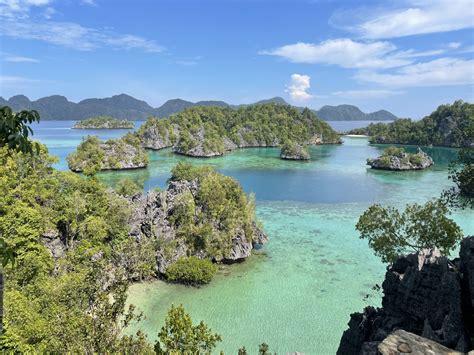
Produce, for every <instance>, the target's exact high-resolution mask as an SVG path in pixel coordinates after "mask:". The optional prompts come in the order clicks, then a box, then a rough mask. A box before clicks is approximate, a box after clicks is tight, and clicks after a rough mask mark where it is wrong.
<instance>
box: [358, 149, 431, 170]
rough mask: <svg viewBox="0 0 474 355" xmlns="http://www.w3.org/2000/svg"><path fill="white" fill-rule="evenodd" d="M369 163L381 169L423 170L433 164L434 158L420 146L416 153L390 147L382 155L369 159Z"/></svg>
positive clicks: (374, 167)
mask: <svg viewBox="0 0 474 355" xmlns="http://www.w3.org/2000/svg"><path fill="white" fill-rule="evenodd" d="M367 165H370V166H371V167H372V168H373V169H381V170H395V171H404V170H422V169H426V168H429V167H430V166H431V165H433V159H431V157H430V156H429V155H428V154H426V153H425V152H423V151H422V150H421V149H420V148H418V150H417V152H416V154H410V153H407V152H405V150H404V149H403V148H395V147H390V148H387V149H386V150H385V151H384V153H383V154H382V155H381V156H380V157H378V158H376V159H367Z"/></svg>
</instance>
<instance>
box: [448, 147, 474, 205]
mask: <svg viewBox="0 0 474 355" xmlns="http://www.w3.org/2000/svg"><path fill="white" fill-rule="evenodd" d="M449 178H450V179H451V180H452V181H453V182H454V183H455V185H456V186H455V187H452V188H450V189H448V190H446V191H444V192H443V195H442V198H443V199H444V200H445V201H446V202H447V203H448V204H449V205H450V206H451V207H453V208H466V207H470V208H474V148H465V149H461V150H460V151H459V154H458V158H457V159H456V160H455V161H454V162H452V163H451V165H450V167H449Z"/></svg>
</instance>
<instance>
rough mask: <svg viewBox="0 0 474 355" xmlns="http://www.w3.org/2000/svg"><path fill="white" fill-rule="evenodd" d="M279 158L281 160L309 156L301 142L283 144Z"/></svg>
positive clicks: (300, 158)
mask: <svg viewBox="0 0 474 355" xmlns="http://www.w3.org/2000/svg"><path fill="white" fill-rule="evenodd" d="M280 158H281V159H283V160H309V159H310V158H311V156H310V155H309V151H308V149H307V148H306V147H305V146H302V145H301V144H285V145H283V147H282V148H281V152H280Z"/></svg>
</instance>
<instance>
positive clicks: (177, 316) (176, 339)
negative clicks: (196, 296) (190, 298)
mask: <svg viewBox="0 0 474 355" xmlns="http://www.w3.org/2000/svg"><path fill="white" fill-rule="evenodd" d="M158 338H159V340H158V341H157V342H156V344H155V352H156V354H210V353H211V352H212V350H214V349H215V347H216V344H217V342H219V341H221V340H222V339H221V336H220V335H219V334H217V333H212V331H211V329H209V328H208V326H207V325H206V324H204V322H202V321H201V322H200V323H199V324H198V325H196V326H194V325H193V321H192V319H191V316H190V315H189V314H187V313H186V312H185V310H184V308H183V306H182V305H180V306H178V307H174V305H172V306H171V308H170V310H169V311H168V315H167V316H166V319H165V325H164V326H163V328H161V331H160V332H159V333H158Z"/></svg>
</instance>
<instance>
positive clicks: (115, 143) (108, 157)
mask: <svg viewBox="0 0 474 355" xmlns="http://www.w3.org/2000/svg"><path fill="white" fill-rule="evenodd" d="M67 161H68V166H69V169H71V170H72V171H75V172H84V173H86V174H87V173H89V172H93V171H94V172H95V171H99V170H120V169H138V168H145V167H146V166H147V165H148V155H147V154H146V151H145V149H143V147H142V146H141V144H140V141H139V140H138V138H137V137H136V136H135V135H133V134H132V133H128V134H126V135H125V136H123V137H121V138H118V139H109V140H107V141H105V142H104V141H101V140H100V139H99V138H98V137H97V136H87V137H86V138H84V140H83V141H82V142H81V144H79V146H78V147H77V149H76V151H75V152H73V153H71V154H70V155H69V156H68V157H67Z"/></svg>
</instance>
